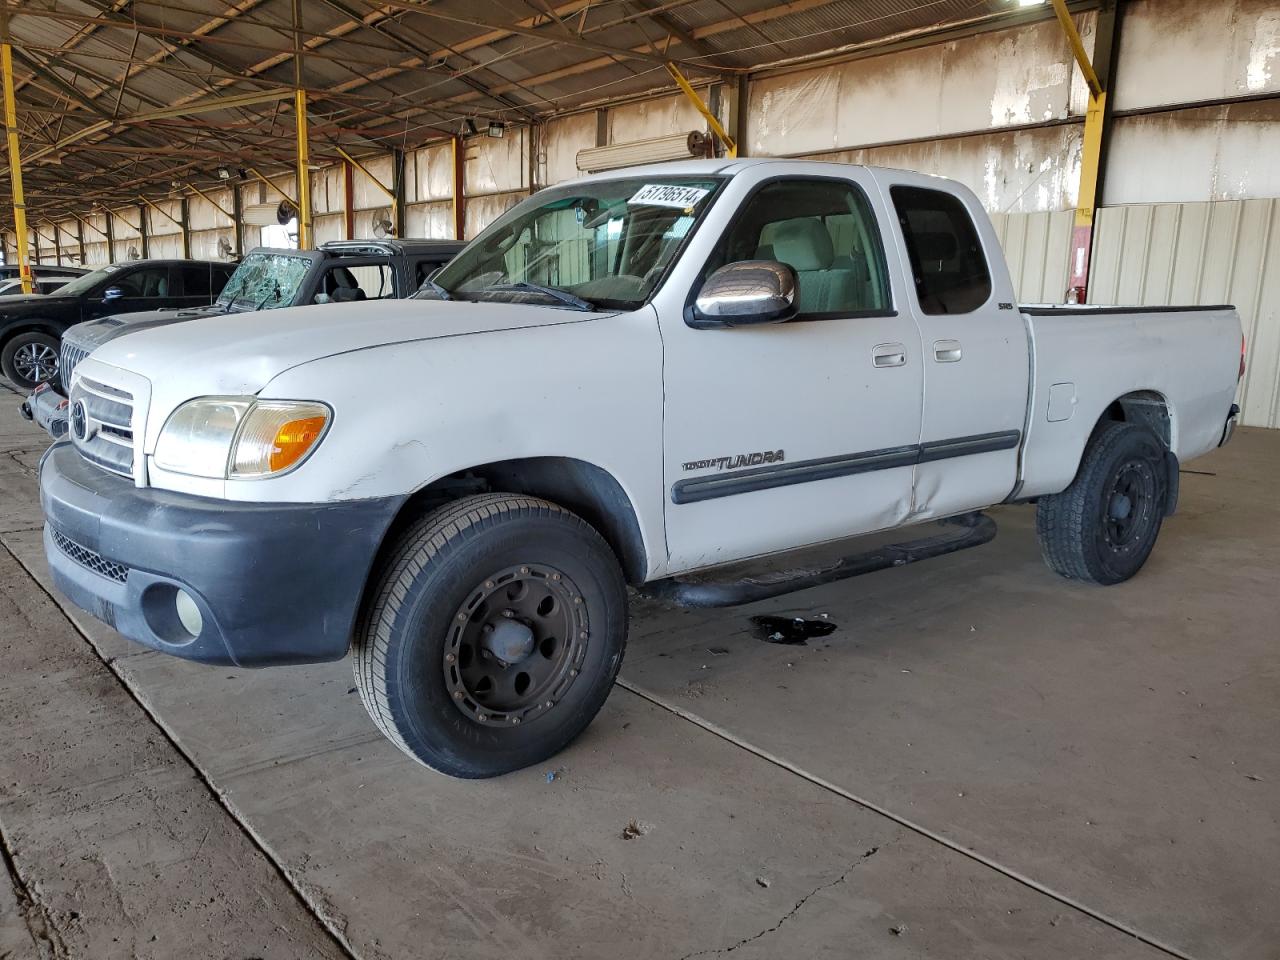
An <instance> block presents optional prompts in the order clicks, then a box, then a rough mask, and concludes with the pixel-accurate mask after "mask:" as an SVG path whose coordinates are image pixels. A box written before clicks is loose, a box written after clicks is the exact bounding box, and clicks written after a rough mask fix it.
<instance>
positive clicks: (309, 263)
mask: <svg viewBox="0 0 1280 960" xmlns="http://www.w3.org/2000/svg"><path fill="white" fill-rule="evenodd" d="M464 246H465V244H463V243H461V242H459V241H456V240H340V241H334V242H331V243H324V244H321V245H320V248H319V249H318V250H278V249H273V248H271V247H257V248H256V249H254V250H251V251H250V252H249V253H248V254H246V255H245V258H244V259H243V260H241V261H240V265H239V266H238V267H236V272H235V273H234V274H232V276H231V279H230V280H228V281H227V285H226V286H225V287H224V288H223V290H222V293H221V295H220V296H219V297H218V299H217V300H216V301H214V303H213V304H211V305H209V306H204V307H198V308H194V309H187V310H160V311H151V312H149V313H133V314H121V315H116V316H111V317H104V318H102V319H98V320H92V321H89V322H87V323H82V324H80V325H78V326H76V327H74V328H72V329H70V330H68V331H66V333H65V334H63V338H62V356H61V360H60V371H61V376H60V379H61V381H62V382H63V383H67V384H69V383H70V382H71V374H72V372H73V371H74V370H75V367H76V364H78V363H79V362H80V361H81V360H83V359H84V358H85V357H87V356H88V355H89V354H90V353H92V352H93V351H94V350H96V349H97V348H98V347H100V346H102V345H103V344H104V343H107V342H108V341H110V340H115V339H116V338H118V337H122V336H124V335H126V334H129V333H135V332H136V331H139V330H150V329H153V328H154V327H163V326H168V325H170V324H173V323H182V322H183V321H185V320H195V319H197V318H199V317H208V316H215V315H217V314H220V313H245V312H250V311H254V310H275V309H278V308H280V307H300V306H305V305H307V304H325V303H354V302H357V301H360V300H387V299H393V298H395V299H403V298H405V297H408V296H411V295H412V294H414V293H416V292H417V290H418V288H419V287H421V286H422V284H423V283H425V282H426V280H427V278H428V277H430V276H431V274H433V273H435V271H436V270H438V269H439V268H440V267H442V266H443V265H444V264H446V263H448V262H449V261H450V260H452V259H453V256H454V254H456V253H457V252H458V251H459V250H461V249H462V248H463V247H464ZM58 387H59V384H58V383H57V382H56V381H55V382H52V383H50V385H49V386H48V387H42V388H40V389H38V390H36V392H34V393H33V394H32V395H31V396H30V397H29V398H28V399H27V400H26V401H25V402H24V403H23V404H22V413H23V416H25V417H27V418H29V419H34V420H35V421H36V422H37V423H39V424H40V426H42V427H44V428H45V429H46V430H47V431H49V433H50V435H52V436H53V437H54V439H57V438H59V437H61V436H62V435H63V434H64V433H65V432H66V398H65V396H64V395H63V393H61V392H59V390H58Z"/></svg>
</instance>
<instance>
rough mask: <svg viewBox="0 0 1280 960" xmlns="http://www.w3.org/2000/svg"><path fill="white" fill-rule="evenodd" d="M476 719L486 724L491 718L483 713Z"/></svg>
mask: <svg viewBox="0 0 1280 960" xmlns="http://www.w3.org/2000/svg"><path fill="white" fill-rule="evenodd" d="M476 719H477V720H479V721H480V722H481V723H484V721H486V720H488V719H489V718H488V717H487V716H485V715H484V714H483V713H477V714H476Z"/></svg>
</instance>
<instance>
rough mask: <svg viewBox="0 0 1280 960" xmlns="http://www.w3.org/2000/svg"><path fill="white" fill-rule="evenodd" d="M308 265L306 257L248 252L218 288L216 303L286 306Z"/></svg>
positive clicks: (308, 268) (268, 306) (266, 307)
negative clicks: (219, 291) (220, 289)
mask: <svg viewBox="0 0 1280 960" xmlns="http://www.w3.org/2000/svg"><path fill="white" fill-rule="evenodd" d="M310 269H311V260H310V258H308V257H294V256H290V255H288V254H285V253H251V254H249V255H248V256H247V257H245V258H244V259H243V260H242V261H241V262H240V266H238V267H236V272H235V273H233V274H232V275H231V279H230V280H228V281H227V285H226V286H225V287H223V288H222V293H221V295H220V296H219V297H218V303H220V304H222V305H223V306H224V307H229V306H231V304H233V303H249V304H252V305H253V306H255V307H260V308H262V309H265V310H272V309H274V308H276V307H287V306H289V305H290V304H291V303H293V300H294V297H295V296H296V294H297V292H298V287H299V286H301V285H302V280H303V278H304V277H305V276H306V275H307V271H308V270H310Z"/></svg>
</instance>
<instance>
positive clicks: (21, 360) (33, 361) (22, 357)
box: [0, 330, 59, 393]
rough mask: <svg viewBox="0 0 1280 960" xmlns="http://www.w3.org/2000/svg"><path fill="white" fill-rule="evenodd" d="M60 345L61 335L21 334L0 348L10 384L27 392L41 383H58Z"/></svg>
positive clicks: (1, 365) (0, 363) (29, 332)
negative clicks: (59, 338)
mask: <svg viewBox="0 0 1280 960" xmlns="http://www.w3.org/2000/svg"><path fill="white" fill-rule="evenodd" d="M58 346H59V344H58V338H57V337H55V336H52V335H50V334H47V333H41V332H40V331H38V330H28V331H27V332H26V333H20V334H18V335H17V336H15V337H12V338H10V340H9V342H8V343H6V344H5V345H4V350H2V351H0V369H3V371H4V375H5V376H6V377H8V378H9V382H10V383H12V384H13V385H14V386H15V387H18V388H19V389H21V390H23V391H26V392H28V393H29V392H30V391H32V390H34V389H35V388H36V387H37V386H39V385H40V384H42V383H57V382H58Z"/></svg>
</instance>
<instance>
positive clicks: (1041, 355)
mask: <svg viewBox="0 0 1280 960" xmlns="http://www.w3.org/2000/svg"><path fill="white" fill-rule="evenodd" d="M1021 311H1022V317H1023V320H1024V322H1025V324H1026V327H1027V334H1028V341H1029V343H1030V345H1031V387H1030V395H1031V396H1030V403H1029V405H1028V416H1027V429H1026V442H1025V444H1024V446H1023V451H1022V463H1021V465H1020V473H1021V481H1022V482H1021V487H1020V489H1019V491H1018V495H1019V496H1020V497H1033V496H1038V495H1041V494H1046V493H1055V492H1057V491H1060V490H1062V489H1063V488H1065V487H1066V486H1067V485H1068V484H1069V483H1070V482H1071V480H1072V478H1073V477H1074V476H1075V472H1076V469H1077V466H1078V465H1079V463H1080V454H1081V451H1082V450H1083V449H1084V445H1085V443H1086V442H1087V440H1088V439H1089V435H1090V433H1091V432H1092V430H1093V427H1094V425H1095V424H1096V423H1097V421H1098V418H1099V417H1100V416H1101V415H1102V414H1103V412H1104V411H1105V410H1106V409H1107V408H1108V407H1109V406H1110V405H1111V404H1112V403H1114V402H1115V401H1116V400H1118V399H1119V398H1120V397H1121V396H1130V397H1133V396H1136V397H1138V398H1145V399H1151V400H1154V401H1160V402H1162V403H1163V405H1164V406H1166V407H1167V409H1168V412H1169V422H1168V427H1167V429H1168V440H1169V444H1170V448H1171V449H1172V451H1173V452H1174V453H1175V454H1176V455H1177V457H1178V459H1179V461H1181V462H1185V461H1187V460H1191V459H1193V458H1195V457H1198V456H1201V455H1202V454H1204V453H1207V452H1208V451H1210V450H1212V449H1213V448H1214V447H1216V446H1217V445H1218V443H1219V441H1220V439H1221V437H1222V431H1223V428H1224V426H1225V422H1226V418H1227V416H1228V412H1229V410H1230V408H1231V404H1232V401H1233V400H1234V399H1235V393H1236V385H1237V380H1238V374H1239V369H1240V368H1239V364H1240V349H1241V328H1240V318H1239V315H1238V314H1237V313H1236V310H1235V307H1232V306H1227V305H1221V306H1204V307H1192V306H1170V307H1120V306H1086V305H1081V306H1056V305H1047V304H1035V305H1027V306H1023V307H1021ZM1051 416H1052V417H1053V418H1054V419H1050V417H1051Z"/></svg>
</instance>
